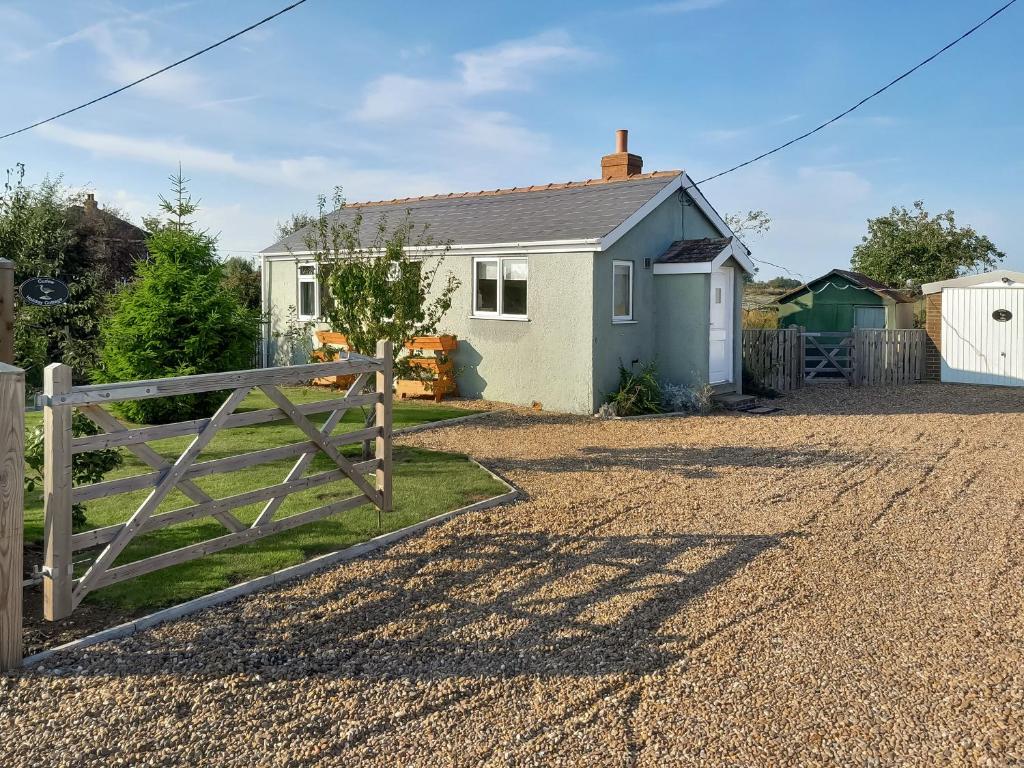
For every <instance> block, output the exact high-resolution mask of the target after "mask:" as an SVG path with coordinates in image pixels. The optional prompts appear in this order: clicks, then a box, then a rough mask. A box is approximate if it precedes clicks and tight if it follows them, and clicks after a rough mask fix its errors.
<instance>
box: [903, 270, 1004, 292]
mask: <svg viewBox="0 0 1024 768" xmlns="http://www.w3.org/2000/svg"><path fill="white" fill-rule="evenodd" d="M1003 278H1006V279H1008V280H1009V281H1010V283H1005V282H1003ZM986 283H994V284H995V285H994V286H993V287H996V288H1000V287H1005V288H1020V287H1024V272H1014V271H1012V270H1009V269H996V270H993V271H992V272H982V273H981V274H978V275H964V276H963V277H954V278H953V279H952V280H938V281H936V282H934V283H925V284H924V285H922V286H921V292H922V293H924V294H929V293H938V292H939V291H941V290H942V289H943V288H976V287H980V286H982V285H984V284H986ZM1000 284H1001V285H1000Z"/></svg>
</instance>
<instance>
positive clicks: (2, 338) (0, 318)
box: [0, 259, 14, 365]
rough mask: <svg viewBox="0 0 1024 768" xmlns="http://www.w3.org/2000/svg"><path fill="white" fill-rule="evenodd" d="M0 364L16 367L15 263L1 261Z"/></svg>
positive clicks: (7, 260) (5, 260) (8, 260)
mask: <svg viewBox="0 0 1024 768" xmlns="http://www.w3.org/2000/svg"><path fill="white" fill-rule="evenodd" d="M0 363H7V364H8V365H14V262H13V261H11V260H10V259H0Z"/></svg>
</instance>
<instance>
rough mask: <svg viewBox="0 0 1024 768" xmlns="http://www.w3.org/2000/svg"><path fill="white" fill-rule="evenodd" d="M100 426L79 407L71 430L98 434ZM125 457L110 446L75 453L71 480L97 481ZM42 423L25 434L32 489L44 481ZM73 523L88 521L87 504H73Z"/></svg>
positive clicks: (27, 485) (28, 486) (76, 482)
mask: <svg viewBox="0 0 1024 768" xmlns="http://www.w3.org/2000/svg"><path fill="white" fill-rule="evenodd" d="M100 431H101V430H100V428H99V427H97V426H96V425H95V424H93V423H92V422H91V421H90V420H89V419H88V418H86V417H85V416H83V415H82V414H80V413H78V412H77V411H76V412H75V413H74V415H73V416H72V417H71V432H72V434H73V435H74V436H75V437H82V436H85V435H98V434H99V433H100ZM123 461H124V458H123V457H122V456H121V453H120V451H118V450H116V449H107V450H104V451H89V452H88V453H76V454H75V455H74V456H72V457H71V482H72V484H74V485H87V484H89V483H98V482H99V481H100V480H102V479H103V476H104V475H105V474H107V472H110V471H111V470H113V469H117V467H119V466H121V463H122V462H123ZM43 463H44V462H43V425H42V424H40V425H39V426H37V427H35V428H34V429H32V430H31V431H30V432H29V433H28V434H27V435H25V464H26V465H28V468H29V469H30V470H32V473H31V474H29V473H28V472H26V473H25V490H26V491H32V490H34V489H35V487H36V484H37V483H41V482H42V481H43ZM71 524H72V526H73V527H74V528H81V527H82V526H84V525H85V505H84V504H75V505H73V506H72V507H71Z"/></svg>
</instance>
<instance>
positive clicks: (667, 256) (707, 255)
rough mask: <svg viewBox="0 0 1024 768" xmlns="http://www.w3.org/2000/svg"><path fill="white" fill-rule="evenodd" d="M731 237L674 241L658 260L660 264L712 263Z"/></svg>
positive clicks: (730, 240)
mask: <svg viewBox="0 0 1024 768" xmlns="http://www.w3.org/2000/svg"><path fill="white" fill-rule="evenodd" d="M730 242H732V238H731V237H705V238H702V239H700V240H676V241H675V242H674V243H672V245H670V246H669V247H668V250H667V251H665V252H664V253H663V254H661V256H660V257H659V258H658V262H659V263H662V264H697V263H700V262H705V261H714V260H715V257H716V256H717V255H718V254H720V253H721V252H722V251H724V250H725V249H726V248H727V247H728V245H729V243H730Z"/></svg>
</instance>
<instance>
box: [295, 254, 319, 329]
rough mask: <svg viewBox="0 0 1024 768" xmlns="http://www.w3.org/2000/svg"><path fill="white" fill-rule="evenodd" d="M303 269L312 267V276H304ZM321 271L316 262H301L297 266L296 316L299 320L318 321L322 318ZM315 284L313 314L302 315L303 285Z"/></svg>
mask: <svg viewBox="0 0 1024 768" xmlns="http://www.w3.org/2000/svg"><path fill="white" fill-rule="evenodd" d="M303 267H312V268H313V274H312V275H304V274H302V268H303ZM319 278H320V270H318V269H317V266H316V262H314V261H299V262H296V264H295V314H296V316H297V317H298V319H299V320H316V319H317V318H318V317H320V280H319ZM303 283H312V284H313V314H312V315H304V314H302V284H303Z"/></svg>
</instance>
